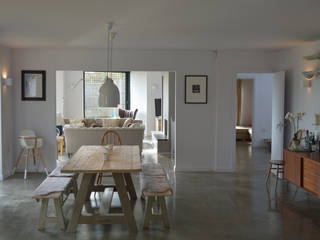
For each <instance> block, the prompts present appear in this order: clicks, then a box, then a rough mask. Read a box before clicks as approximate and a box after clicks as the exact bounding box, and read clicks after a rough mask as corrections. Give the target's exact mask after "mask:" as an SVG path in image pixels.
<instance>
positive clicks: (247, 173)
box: [0, 143, 320, 240]
mask: <svg viewBox="0 0 320 240" xmlns="http://www.w3.org/2000/svg"><path fill="white" fill-rule="evenodd" d="M199 157H201V156H199ZM269 157H270V156H269V153H268V152H267V151H266V150H265V149H253V150H251V147H250V145H248V144H246V143H240V144H239V145H238V147H237V167H236V168H237V171H236V172H235V173H211V172H208V173H196V172H195V173H174V172H173V171H172V162H173V159H172V158H170V156H161V155H157V154H155V153H153V151H152V150H150V149H148V150H146V151H145V152H144V157H143V161H146V162H147V161H158V162H160V163H161V164H163V165H164V166H165V168H166V170H167V172H168V175H169V178H170V182H171V184H172V187H173V190H174V195H173V196H172V197H170V198H168V199H167V206H168V212H169V220H170V223H171V228H170V229H169V230H167V229H164V228H163V227H162V225H161V224H160V223H157V222H154V223H153V224H152V225H151V227H150V229H149V230H142V223H143V212H144V210H143V209H144V204H145V203H144V202H143V201H141V200H140V199H138V200H137V201H136V203H135V205H134V214H135V217H136V220H137V224H138V228H139V232H138V234H137V235H134V236H131V235H130V234H129V233H128V229H127V227H126V226H123V225H107V226H104V225H79V227H78V231H77V232H76V233H66V232H63V231H61V230H59V228H58V227H57V226H56V225H55V224H49V225H48V226H47V227H46V229H45V231H42V232H40V231H38V230H37V218H38V215H39V210H40V203H37V202H36V201H34V200H32V199H31V196H32V191H33V190H34V189H35V188H36V187H37V185H38V184H39V183H40V182H41V181H42V180H43V179H44V178H45V176H44V175H43V174H30V175H29V178H28V180H27V181H24V180H23V175H22V174H16V175H15V176H13V177H11V178H9V179H7V180H5V181H3V182H1V183H0V239H201V240H204V239H218V240H220V239H255V240H261V239H317V240H319V239H320V200H318V199H317V198H315V197H313V196H311V195H309V194H308V193H306V192H305V191H303V190H301V189H296V188H295V187H294V186H293V185H291V184H287V183H286V182H285V181H281V182H280V184H279V186H278V191H277V192H276V193H275V192H274V191H273V183H274V178H273V177H272V178H271V181H270V185H269V187H268V188H266V185H265V184H264V176H265V172H266V168H267V163H268V159H269ZM134 182H135V185H136V188H137V191H138V192H139V178H138V176H134ZM268 189H269V190H268ZM72 204H73V197H72V196H71V197H70V199H69V200H68V201H67V203H66V205H65V206H64V212H65V213H66V214H67V215H68V212H70V210H71V209H72ZM113 205H114V206H115V207H117V199H115V201H114V203H113Z"/></svg>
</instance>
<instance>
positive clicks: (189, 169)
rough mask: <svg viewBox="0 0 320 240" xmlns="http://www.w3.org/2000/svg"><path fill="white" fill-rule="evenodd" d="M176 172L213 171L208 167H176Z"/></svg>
mask: <svg viewBox="0 0 320 240" xmlns="http://www.w3.org/2000/svg"><path fill="white" fill-rule="evenodd" d="M175 171H176V172H213V171H212V169H211V168H210V167H176V168H175Z"/></svg>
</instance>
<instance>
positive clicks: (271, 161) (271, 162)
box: [266, 160, 284, 191]
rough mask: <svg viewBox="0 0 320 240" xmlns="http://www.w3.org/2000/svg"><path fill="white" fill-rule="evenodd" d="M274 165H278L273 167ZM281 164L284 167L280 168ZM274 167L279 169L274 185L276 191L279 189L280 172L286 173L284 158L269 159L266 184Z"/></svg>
mask: <svg viewBox="0 0 320 240" xmlns="http://www.w3.org/2000/svg"><path fill="white" fill-rule="evenodd" d="M273 165H276V167H273ZM280 166H282V167H281V168H280ZM272 169H275V170H277V172H276V184H275V186H274V191H277V186H278V179H279V174H280V173H284V162H283V160H270V161H269V169H268V174H267V176H266V184H267V183H268V181H269V177H270V174H271V170H272Z"/></svg>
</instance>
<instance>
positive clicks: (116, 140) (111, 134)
mask: <svg viewBox="0 0 320 240" xmlns="http://www.w3.org/2000/svg"><path fill="white" fill-rule="evenodd" d="M110 144H112V145H122V142H121V138H120V136H119V134H118V132H116V131H114V130H108V131H106V132H105V133H104V134H103V136H102V139H101V145H102V146H106V145H110ZM111 176H112V175H103V174H102V173H99V175H98V179H97V184H101V183H102V178H103V177H111Z"/></svg>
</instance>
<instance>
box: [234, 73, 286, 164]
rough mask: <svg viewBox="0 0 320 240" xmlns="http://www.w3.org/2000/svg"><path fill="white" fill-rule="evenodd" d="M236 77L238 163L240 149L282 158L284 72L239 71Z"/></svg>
mask: <svg viewBox="0 0 320 240" xmlns="http://www.w3.org/2000/svg"><path fill="white" fill-rule="evenodd" d="M236 77H237V91H236V113H235V114H236V118H235V119H236V126H235V127H236V134H235V135H236V151H237V158H236V166H237V164H238V161H239V159H240V157H239V154H240V152H243V151H246V152H248V153H250V154H249V155H248V156H252V154H254V152H255V149H259V152H260V153H261V149H264V152H265V154H267V155H268V156H269V159H270V158H271V159H277V160H281V159H282V149H283V124H282V123H283V115H284V113H283V112H284V73H283V72H281V73H238V74H237V75H236ZM274 145H275V147H274ZM271 153H272V154H271ZM242 159H243V158H242Z"/></svg>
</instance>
